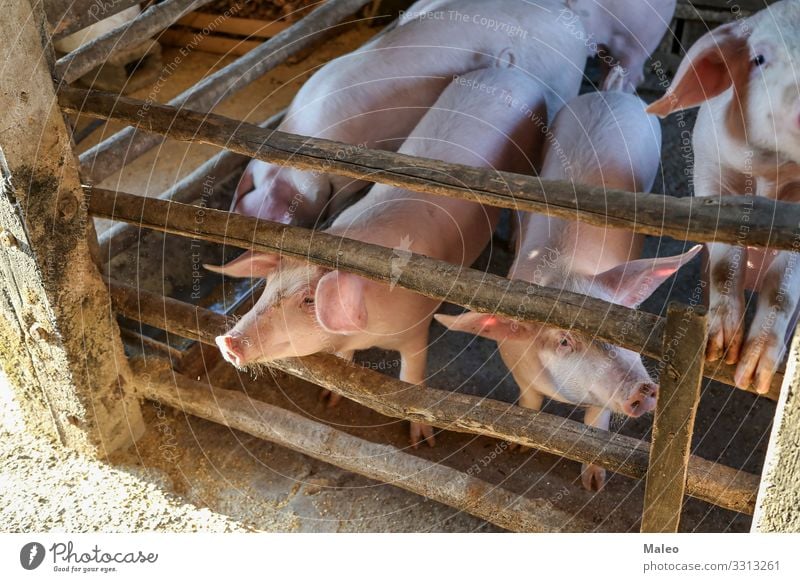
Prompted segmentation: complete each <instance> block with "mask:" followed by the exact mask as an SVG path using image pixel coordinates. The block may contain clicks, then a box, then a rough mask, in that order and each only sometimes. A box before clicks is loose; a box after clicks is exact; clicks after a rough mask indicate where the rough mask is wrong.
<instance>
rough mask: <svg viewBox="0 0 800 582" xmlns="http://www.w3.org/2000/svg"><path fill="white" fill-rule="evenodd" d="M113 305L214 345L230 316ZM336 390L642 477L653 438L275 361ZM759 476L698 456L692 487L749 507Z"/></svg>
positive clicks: (136, 301)
mask: <svg viewBox="0 0 800 582" xmlns="http://www.w3.org/2000/svg"><path fill="white" fill-rule="evenodd" d="M109 288H110V293H111V297H112V301H113V304H114V308H115V309H116V310H117V311H118V312H119V313H120V314H121V315H124V316H125V317H128V318H131V319H135V320H138V321H141V322H143V323H146V324H147V325H151V326H154V327H158V328H160V329H165V330H167V331H169V332H170V333H173V334H175V335H179V336H182V337H186V338H189V339H195V340H198V341H201V342H204V343H206V344H209V345H215V344H214V338H215V337H216V336H217V335H219V334H220V333H222V332H224V331H225V330H226V329H228V327H229V326H230V325H231V323H232V321H231V320H230V319H229V318H226V317H225V316H222V315H219V314H216V313H212V312H210V311H208V310H207V309H203V308H200V307H195V306H193V305H189V304H187V303H183V302H181V301H178V300H176V299H171V298H168V297H161V296H158V295H155V294H153V293H149V292H146V291H137V290H136V289H133V288H131V287H127V286H125V285H122V284H120V283H117V282H114V281H111V282H110V285H109ZM270 365H271V366H273V367H275V368H277V369H280V370H283V371H285V372H287V373H289V374H292V375H294V376H297V377H299V378H302V379H304V380H307V381H309V382H312V383H314V384H317V385H319V386H322V387H324V388H327V389H329V390H332V391H334V392H336V393H338V394H341V395H343V396H345V397H347V398H350V399H351V400H354V401H356V402H359V403H360V404H363V405H364V406H367V407H370V408H373V409H374V410H377V411H378V412H380V413H382V414H385V415H387V416H390V417H393V418H403V419H407V420H413V421H418V422H425V423H428V424H432V425H434V426H437V427H439V428H443V429H446V430H453V431H457V432H466V433H470V434H481V435H486V436H491V437H495V438H498V439H503V440H507V441H510V442H514V443H519V444H521V445H524V446H528V447H533V448H536V449H540V450H543V451H546V452H549V453H553V454H556V455H560V456H563V457H566V458H568V459H572V460H574V461H578V462H585V463H596V464H599V465H601V466H603V467H605V468H607V469H609V470H611V471H615V472H618V473H621V474H623V475H627V476H629V477H633V478H635V479H642V478H644V476H645V475H646V473H647V466H648V448H649V447H648V443H646V442H643V441H640V440H637V439H634V438H630V437H626V436H623V435H619V434H613V433H609V432H607V431H602V430H599V429H596V428H592V427H588V426H586V425H584V424H582V423H579V422H575V421H571V420H568V419H565V418H561V417H558V416H554V415H551V414H547V413H544V412H535V411H532V410H529V409H527V408H522V407H519V406H513V405H508V404H505V403H502V402H498V401H494V400H489V399H481V398H476V397H474V396H467V395H465V394H457V393H450V392H444V391H441V390H436V389H434V388H427V387H422V386H414V385H411V384H407V383H405V382H402V381H400V380H396V379H394V378H391V377H389V376H385V375H383V374H380V373H378V372H375V371H373V370H369V369H366V368H364V367H361V366H354V365H350V364H348V363H346V362H344V361H343V360H340V359H338V358H335V357H333V356H327V355H320V354H317V355H314V356H308V357H305V358H294V359H288V360H281V361H278V362H274V363H272V364H270ZM757 487H758V478H757V477H756V476H755V475H750V474H748V473H745V472H743V471H737V470H734V469H731V468H730V467H726V466H724V465H720V464H718V463H713V462H710V461H707V460H705V459H702V458H700V457H695V456H693V457H692V458H691V460H690V463H689V470H688V477H687V494H688V495H690V496H692V497H696V498H698V499H702V500H704V501H707V502H709V503H713V504H715V505H719V506H721V507H725V508H727V509H731V510H733V511H738V512H741V513H752V511H753V504H754V502H755V491H756V489H757Z"/></svg>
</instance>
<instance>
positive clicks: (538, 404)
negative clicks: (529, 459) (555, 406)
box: [508, 388, 544, 453]
mask: <svg viewBox="0 0 800 582" xmlns="http://www.w3.org/2000/svg"><path fill="white" fill-rule="evenodd" d="M542 404H544V396H543V395H542V393H541V392H537V391H536V390H533V389H531V388H528V389H526V390H522V391H521V392H520V395H519V405H520V406H521V407H522V408H529V409H530V410H536V411H537V412H538V411H539V410H541V409H542ZM508 450H509V451H513V452H515V453H527V452H528V451H530V450H531V447H526V446H524V445H521V444H519V443H508Z"/></svg>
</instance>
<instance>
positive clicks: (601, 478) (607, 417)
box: [581, 406, 611, 491]
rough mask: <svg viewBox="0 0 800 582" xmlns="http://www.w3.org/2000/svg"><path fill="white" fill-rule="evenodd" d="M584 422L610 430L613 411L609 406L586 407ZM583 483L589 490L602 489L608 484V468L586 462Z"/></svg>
mask: <svg viewBox="0 0 800 582" xmlns="http://www.w3.org/2000/svg"><path fill="white" fill-rule="evenodd" d="M583 422H585V423H586V424H587V425H589V426H593V427H595V428H601V429H603V430H608V425H609V423H610V422H611V411H610V410H608V409H607V408H600V407H598V406H590V407H589V408H587V409H586V414H585V415H584V417H583ZM581 483H583V488H584V489H586V490H587V491H600V490H601V489H602V488H603V486H604V485H605V484H606V470H605V469H603V467H600V466H599V465H592V464H587V463H584V464H583V465H581Z"/></svg>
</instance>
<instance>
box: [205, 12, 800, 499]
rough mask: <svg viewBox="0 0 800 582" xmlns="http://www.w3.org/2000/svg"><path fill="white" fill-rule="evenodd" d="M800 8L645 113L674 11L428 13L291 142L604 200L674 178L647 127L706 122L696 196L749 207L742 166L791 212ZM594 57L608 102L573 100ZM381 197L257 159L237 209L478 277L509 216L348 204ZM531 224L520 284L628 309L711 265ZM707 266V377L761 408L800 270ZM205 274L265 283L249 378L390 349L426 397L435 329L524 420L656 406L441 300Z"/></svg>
mask: <svg viewBox="0 0 800 582" xmlns="http://www.w3.org/2000/svg"><path fill="white" fill-rule="evenodd" d="M798 4H800V1H799V0H783V1H782V2H778V3H776V4H775V5H773V6H772V8H771V9H770V10H768V11H765V12H763V13H759V14H757V15H755V16H753V17H752V18H750V19H748V20H745V21H742V22H738V23H734V24H731V25H726V26H723V27H721V28H720V29H717V30H715V31H712V32H710V33H709V34H707V35H706V36H705V37H703V38H702V39H701V40H700V41H699V42H698V43H697V45H696V46H695V47H693V48H692V49H691V50H690V51H689V52H688V54H687V56H686V61H685V62H684V63H683V64H682V65H681V67H680V69H679V71H678V74H677V77H676V79H675V81H674V83H673V85H672V87H671V88H670V90H669V91H668V92H667V94H666V96H665V97H664V98H663V99H661V100H659V101H658V102H656V103H655V104H653V105H651V106H650V108H649V110H648V109H646V105H645V104H644V103H643V102H642V101H641V100H640V99H639V98H638V97H636V96H635V95H634V94H633V91H634V90H635V87H636V85H637V84H638V83H639V82H640V81H641V80H642V78H643V72H642V71H643V65H644V62H645V60H646V59H647V58H648V57H649V55H650V53H651V52H652V51H653V50H655V48H656V46H657V44H658V42H659V41H660V39H661V38H662V37H663V35H664V33H665V31H666V30H667V28H668V26H669V22H670V20H671V18H672V14H673V12H674V9H675V0H651V1H650V2H627V1H624V0H567V1H566V2H565V1H564V0H539V1H538V2H536V3H530V2H525V1H522V0H520V1H508V0H420V1H419V2H417V3H416V4H414V5H413V6H412V7H411V8H410V9H409V10H408V11H407V12H406V13H404V14H403V15H402V17H401V18H400V20H399V22H398V25H397V26H396V27H395V28H394V29H392V30H390V31H388V32H386V33H385V34H382V35H380V36H378V37H377V38H375V39H374V40H373V41H372V42H370V43H368V44H367V45H365V46H364V47H362V48H361V49H360V50H357V51H355V52H353V53H351V54H348V55H345V56H343V57H340V58H338V59H336V60H334V61H332V62H330V63H328V64H327V65H326V66H325V67H323V68H321V69H320V70H319V71H318V72H317V73H316V74H315V75H314V76H313V77H311V79H310V80H309V81H308V82H307V83H306V84H305V86H304V87H303V88H302V90H301V91H300V92H299V93H298V94H297V96H296V98H295V100H294V101H293V103H292V104H291V106H290V107H289V110H288V112H287V114H286V116H285V118H284V121H283V123H282V125H281V127H280V129H281V130H283V131H287V132H292V133H297V134H302V135H308V136H313V137H316V138H327V139H332V140H336V141H340V142H344V143H347V144H355V145H357V146H359V147H369V148H378V149H385V150H397V151H399V152H401V153H404V154H410V155H413V156H418V157H423V158H431V159H436V160H442V161H445V162H453V163H460V164H468V165H471V166H476V167H481V168H486V169H487V170H490V171H507V172H516V173H523V174H536V175H539V176H540V177H542V178H543V179H552V180H567V181H573V182H574V183H582V184H588V185H592V186H598V187H599V188H597V189H596V190H595V192H601V191H602V189H603V188H616V189H622V190H628V191H634V192H646V191H649V190H650V189H651V187H652V186H653V183H654V181H655V178H656V176H657V173H658V168H659V163H660V158H661V130H660V125H659V123H658V121H657V119H656V118H655V117H654V116H653V115H652V114H651V113H654V114H658V115H666V114H668V113H670V112H672V111H675V110H678V109H681V108H685V107H691V106H695V105H698V104H700V103H701V102H705V103H704V104H703V106H702V110H701V113H700V118H699V120H698V127H697V131H696V134H695V142H696V150H695V151H696V156H697V160H696V168H695V172H696V174H697V176H696V184H697V188H698V194H699V195H702V196H711V195H720V194H745V193H746V192H744V191H742V189H741V185H742V181H743V179H744V174H742V169H741V168H742V162H741V160H742V159H743V158H744V157H746V156H748V155H750V156H751V160H752V162H753V163H752V164H751V165H752V166H753V171H754V172H756V176H757V181H756V182H757V186H756V192H757V193H758V194H759V195H770V196H773V197H780V198H784V197H787V196H789V195H790V194H791V193H792V192H794V190H793V189H792V185H793V184H794V180H795V173H796V166H795V165H794V162H792V160H795V159H798V157H800V142H797V141H796V140H797V137H798V133H800V98H798V89H797V85H796V84H795V81H794V80H793V79H795V76H794V75H793V74H791V71H790V70H789V67H790V66H791V61H792V58H793V57H794V56H797V53H798V52H799V51H800V44H798V43H797V35H796V34H794V33H795V32H796V31H797V29H798V27H800V6H798ZM783 28H785V29H786V34H781V30H782V29H783ZM779 39H780V40H779ZM595 54H598V55H599V56H600V57H601V60H602V61H603V62H604V63H607V65H608V66H606V67H604V78H603V80H602V84H601V89H602V90H600V91H597V92H593V93H589V94H585V95H582V96H578V92H579V89H580V86H581V81H582V78H583V71H584V67H585V64H586V59H587V56H591V55H595ZM765 102H767V103H769V106H767V105H766V104H765ZM648 111H650V112H651V113H648ZM795 143H797V144H798V145H797V146H795V145H794V144H795ZM793 148H794V149H793ZM367 186H368V184H367V183H365V182H361V181H358V180H352V179H349V178H344V177H341V176H336V175H329V174H325V173H321V172H307V171H300V170H297V169H293V168H289V167H280V166H276V165H272V164H268V163H264V162H260V161H256V160H254V161H253V162H251V163H250V165H249V166H248V168H247V169H246V171H245V173H244V175H243V177H242V179H241V181H240V184H239V186H238V188H237V191H236V195H235V199H234V203H233V210H234V211H236V212H240V213H243V214H247V215H251V216H256V217H260V218H263V219H266V220H272V221H277V222H284V223H292V224H297V225H302V226H315V225H319V224H322V223H323V222H325V221H326V220H327V222H328V224H329V225H328V226H327V228H325V230H324V232H327V233H329V234H333V235H336V236H342V237H347V238H351V239H355V240H358V241H363V242H366V243H372V244H377V245H381V246H384V247H388V248H394V249H398V248H400V249H402V252H403V253H410V252H413V253H418V254H421V255H425V256H428V257H431V258H434V259H439V260H442V261H447V262H449V263H453V264H456V265H461V266H463V267H464V268H467V267H469V266H470V265H471V264H472V263H473V262H474V261H475V260H476V259H477V257H478V256H479V255H480V254H481V252H482V251H483V250H484V248H485V247H486V246H487V245H488V244H489V243H490V240H491V237H492V233H493V232H494V230H495V227H496V226H497V223H498V220H499V211H498V210H497V209H496V208H493V207H488V206H482V205H480V204H478V203H475V202H470V201H467V200H461V199H453V198H445V197H438V196H434V195H429V194H422V193H418V192H412V191H408V190H404V189H401V188H398V187H394V186H388V185H385V184H375V185H374V186H372V187H371V188H370V189H369V190H368V191H367V193H366V194H365V195H364V196H363V197H361V198H360V199H358V201H356V202H354V203H353V202H352V200H353V198H354V197H355V196H354V195H355V194H356V193H359V192H360V191H363V190H364V188H365V187H367ZM598 195H600V194H598ZM516 218H517V220H516V221H515V222H516V223H517V224H518V225H519V229H518V232H517V234H516V237H515V239H516V259H515V261H514V263H513V266H512V267H511V271H510V272H509V275H508V276H509V277H510V278H514V279H522V280H525V281H529V282H531V283H534V284H537V285H544V286H548V287H554V288H559V289H567V290H570V291H575V292H578V293H583V294H585V295H590V296H593V297H598V298H601V299H604V300H607V301H610V302H613V303H617V304H621V305H625V306H628V307H632V308H635V307H637V306H638V305H639V304H640V303H641V302H642V301H643V300H645V299H646V298H647V297H648V296H649V295H650V294H651V293H652V292H653V291H654V290H655V289H656V288H657V287H658V286H659V285H660V284H661V283H662V282H664V281H665V280H666V279H667V278H668V277H669V276H671V275H672V274H673V273H675V272H676V271H677V270H678V269H679V268H680V267H681V266H682V265H684V264H685V263H686V262H688V261H689V260H691V259H692V258H693V257H694V256H695V255H697V254H698V252H699V251H700V249H701V246H699V245H698V246H696V247H694V248H692V249H691V250H689V251H688V252H686V253H684V254H682V255H679V256H674V257H661V258H655V259H642V258H640V256H641V249H642V243H643V240H642V237H641V236H640V235H637V234H634V233H632V232H628V231H624V230H621V229H612V228H601V227H596V226H589V225H586V224H582V223H579V222H570V221H566V220H563V219H557V218H551V217H548V216H544V215H538V214H532V213H531V214H528V213H520V214H519V216H517V217H516ZM709 247H710V251H711V252H710V257H711V261H710V262H711V273H712V275H711V276H712V284H711V285H710V286H709V287H710V289H711V292H710V303H711V312H712V315H713V316H714V317H713V318H712V333H711V336H710V339H709V345H708V353H707V357H708V359H709V360H714V359H717V358H720V357H725V358H726V360H727V361H729V362H731V363H734V362H736V361H739V372H738V373H737V382H740V383H742V384H745V383H749V382H751V381H755V382H756V385H757V387H758V388H759V389H760V390H763V389H764V388H765V386H768V384H769V379H770V377H771V374H772V373H773V372H774V369H775V367H776V366H777V365H778V363H779V361H780V358H781V357H782V355H783V349H784V347H783V346H784V338H783V337H782V336H781V334H785V333H786V331H787V330H788V329H789V326H790V325H791V322H790V320H792V318H793V317H794V312H795V311H796V309H795V308H796V297H793V296H792V294H791V293H788V294H786V296H785V297H783V298H782V299H781V304H780V309H779V311H780V316H779V317H778V319H777V320H776V319H775V318H774V317H772V318H769V321H770V324H769V326H770V327H769V328H768V329H767V327H766V325H767V324H766V323H764V322H766V321H767V319H768V318H767V316H766V315H764V316H763V317H762V314H761V310H762V309H764V310H774V307H775V305H776V303H775V302H776V301H777V299H776V298H777V295H778V294H777V293H776V292H775V291H774V290H775V289H784V286H786V285H791V284H792V281H793V277H797V276H798V275H796V274H795V272H794V270H793V269H792V268H791V266H792V264H793V263H792V259H793V254H791V253H788V254H787V255H786V256H784V255H783V254H782V253H766V254H765V253H762V254H761V255H760V257H759V258H760V260H761V264H762V265H763V267H759V266H754V265H755V260H754V257H753V253H752V251H748V249H746V248H738V247H731V246H727V245H718V244H713V245H709ZM748 253H749V256H748ZM737 256H738V257H739V260H738V262H736V268H733V267H731V265H733V259H734V257H737ZM729 267H730V268H729ZM748 267H751V268H754V269H755V270H756V271H763V272H760V276H759V277H756V278H754V279H753V281H752V282H753V283H755V284H760V285H761V286H762V287H761V289H762V293H761V295H765V294H764V291H765V290H766V291H767V292H766V296H765V297H763V299H762V298H760V299H759V314H758V315H757V316H756V323H754V325H753V329H751V331H750V334H749V335H748V340H747V341H746V342H744V349H743V350H742V349H740V346H741V344H742V343H743V340H742V337H743V332H742V326H743V322H742V318H743V311H744V298H743V289H744V287H745V285H746V284H748V283H747V282H748V281H750V279H751V278H750V277H747V276H746V275H745V272H746V271H747V269H748ZM208 268H209V269H211V270H213V271H216V272H220V273H223V274H225V275H227V276H232V277H256V278H265V279H266V285H265V289H264V291H263V294H262V295H261V297H260V298H259V299H258V301H257V303H256V305H255V306H254V307H253V309H251V310H250V311H249V312H248V313H246V314H245V315H244V316H243V317H242V318H241V319H240V320H239V321H238V322H237V324H236V325H235V327H234V328H233V329H231V330H230V331H229V332H227V333H226V334H224V335H222V336H220V337H218V338H217V344H218V346H219V349H220V351H221V353H222V355H223V356H224V358H225V359H226V360H227V361H228V362H230V363H231V364H233V365H235V366H236V367H238V368H240V369H249V368H253V367H257V366H259V365H261V364H268V363H269V362H270V361H273V360H277V359H281V358H287V357H295V356H305V355H309V354H314V353H318V352H328V353H334V354H336V355H338V356H340V357H342V358H345V359H351V358H352V357H353V355H354V352H355V351H357V350H363V349H368V348H371V347H380V348H384V349H388V350H395V351H397V352H399V354H400V359H401V367H400V378H401V379H402V380H404V381H406V382H410V383H414V384H419V385H421V384H424V382H425V378H426V360H427V350H428V335H429V327H430V324H431V320H432V319H433V318H434V317H436V319H437V320H438V321H439V322H441V323H442V324H444V325H445V326H447V327H449V328H450V329H452V330H457V331H463V332H467V333H471V334H477V335H481V336H484V337H487V338H490V339H492V340H494V341H496V342H497V343H498V348H499V352H500V354H501V356H502V358H503V361H504V362H505V364H506V365H507V366H508V368H509V369H510V370H511V372H512V374H513V376H514V378H515V380H516V382H517V384H518V385H519V389H520V399H519V403H520V405H522V406H524V407H528V408H533V409H539V408H540V407H541V405H542V402H543V399H544V398H545V397H547V398H551V399H555V400H558V401H562V402H566V403H571V404H574V405H578V406H581V407H585V409H586V415H585V422H586V423H587V424H589V425H591V426H594V427H598V428H602V429H607V428H608V425H609V420H610V417H611V415H612V413H619V414H622V415H626V416H630V417H638V416H640V415H642V414H645V413H647V412H650V411H652V410H653V409H654V407H655V403H656V399H657V396H658V385H657V384H656V382H655V381H654V380H653V378H652V377H651V376H650V374H649V373H648V372H647V370H646V369H645V367H644V365H643V364H642V361H641V359H640V356H639V354H636V353H634V352H631V351H629V350H625V349H622V348H620V347H617V346H612V345H609V344H607V343H604V342H601V341H598V340H596V339H594V338H592V337H588V336H586V335H584V334H580V333H576V332H574V331H571V330H559V329H555V328H552V327H549V326H547V325H545V324H538V323H528V322H518V321H512V320H509V319H505V318H502V317H498V316H495V315H491V314H480V313H469V312H468V313H464V314H462V315H459V316H444V315H436V312H437V310H438V309H439V307H440V302H439V301H437V300H434V299H430V298H428V297H424V296H422V295H419V294H417V293H414V292H411V291H407V290H405V289H403V288H401V287H399V286H394V285H388V284H383V283H378V282H374V281H371V280H368V279H365V278H362V277H359V276H357V275H354V274H351V273H347V272H344V271H339V270H330V269H325V268H322V267H318V266H314V265H311V264H308V263H306V262H303V261H300V260H297V259H293V258H289V257H283V256H280V255H277V254H264V253H254V252H246V253H244V254H243V255H241V256H240V257H239V258H238V259H235V260H234V261H232V262H230V263H228V264H226V265H224V266H221V267H211V266H209V267H208ZM751 270H752V269H751ZM756 279H757V280H756ZM724 285H727V287H725V286H724ZM765 286H769V287H765ZM723 289H725V290H724V291H723ZM784 316H785V317H784ZM781 318H785V321H784V319H781ZM764 330H767V331H766V336H765V337H762V333H763V332H764ZM756 338H758V341H756ZM762 340H763V341H762ZM422 441H426V442H427V443H428V444H429V445H431V446H432V445H433V444H434V431H433V429H432V427H430V426H426V425H422V424H417V423H412V425H411V443H412V445H414V446H417V445H418V444H419V443H420V442H422ZM582 482H583V484H584V486H585V487H586V488H587V489H590V490H599V489H600V488H602V487H603V484H604V482H605V472H604V470H603V469H602V468H601V467H598V466H595V465H586V466H584V467H583V471H582Z"/></svg>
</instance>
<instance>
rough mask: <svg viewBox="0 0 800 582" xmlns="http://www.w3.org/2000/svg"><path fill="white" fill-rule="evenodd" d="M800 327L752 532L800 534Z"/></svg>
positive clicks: (766, 462) (771, 435)
mask: <svg viewBox="0 0 800 582" xmlns="http://www.w3.org/2000/svg"><path fill="white" fill-rule="evenodd" d="M798 443H800V326H798V328H796V329H795V332H794V336H793V338H792V344H791V347H790V349H789V359H788V364H787V366H786V377H785V380H784V385H783V389H782V390H781V396H780V398H779V399H778V405H777V409H776V412H775V420H774V421H773V424H772V432H771V433H770V436H769V446H768V447H767V456H766V459H765V460H764V470H763V473H762V479H761V485H760V487H759V490H758V500H757V502H756V509H755V515H754V516H753V525H752V531H754V532H784V533H788V532H791V533H800V511H799V510H798V508H800V446H798Z"/></svg>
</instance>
